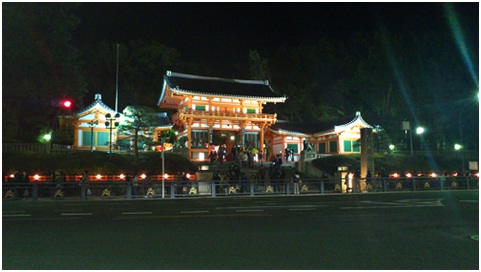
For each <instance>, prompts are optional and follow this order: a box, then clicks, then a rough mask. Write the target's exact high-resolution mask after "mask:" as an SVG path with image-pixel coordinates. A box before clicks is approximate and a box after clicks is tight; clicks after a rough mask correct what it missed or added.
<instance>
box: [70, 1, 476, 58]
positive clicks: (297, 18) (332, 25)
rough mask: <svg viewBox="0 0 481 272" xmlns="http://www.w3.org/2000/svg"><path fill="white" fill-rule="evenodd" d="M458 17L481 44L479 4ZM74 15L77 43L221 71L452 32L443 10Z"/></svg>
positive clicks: (87, 9) (417, 6)
mask: <svg viewBox="0 0 481 272" xmlns="http://www.w3.org/2000/svg"><path fill="white" fill-rule="evenodd" d="M455 9H456V12H457V14H458V17H459V20H460V23H461V25H462V27H463V31H464V32H465V35H466V37H467V39H468V41H469V39H471V41H472V42H478V41H477V39H478V38H477V36H478V33H479V24H478V22H479V6H478V3H465V4H456V5H455ZM75 14H76V15H77V16H78V17H79V18H80V19H81V24H80V25H79V27H78V31H77V32H76V33H75V35H74V41H75V43H78V44H81V43H85V42H89V43H90V42H94V41H95V40H101V39H107V40H108V41H110V42H112V43H114V42H120V43H126V42H129V41H131V40H134V39H144V40H155V41H159V42H160V43H163V44H165V45H167V46H169V47H173V48H176V49H177V50H179V51H180V52H181V54H182V56H181V57H182V59H185V60H193V61H204V62H208V61H211V62H212V61H216V62H218V63H219V64H220V65H221V64H222V63H227V62H237V61H246V60H247V52H248V50H250V49H251V50H258V51H259V52H261V53H266V52H272V51H274V50H277V49H278V48H279V46H280V45H291V46H296V45H299V44H303V43H313V42H316V41H317V40H319V39H320V38H334V39H340V40H343V39H348V38H349V37H351V36H352V35H353V34H354V33H356V32H364V33H369V32H371V31H373V30H377V29H379V28H380V27H386V28H387V29H388V31H390V32H392V33H396V32H405V31H412V32H422V31H427V30H434V31H440V32H443V31H450V28H449V24H448V20H447V19H446V16H445V12H444V9H443V4H442V3H381V4H379V3H342V2H338V3H302V4H299V3H235V4H230V3H229V4H226V3H82V4H81V6H80V7H79V9H78V10H77V11H76V12H75ZM474 39H475V40H474Z"/></svg>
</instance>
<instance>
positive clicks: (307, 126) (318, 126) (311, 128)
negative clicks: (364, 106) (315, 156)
mask: <svg viewBox="0 0 481 272" xmlns="http://www.w3.org/2000/svg"><path fill="white" fill-rule="evenodd" d="M356 121H360V122H362V123H363V124H364V126H366V127H372V126H371V125H369V124H368V123H366V122H365V121H364V120H363V119H362V117H361V113H360V112H356V114H355V115H348V116H346V117H342V118H339V119H336V120H332V121H326V122H290V121H286V120H277V122H276V123H275V124H274V125H272V126H271V127H269V129H270V130H272V131H274V132H286V133H293V134H310V135H312V134H318V133H323V132H328V131H336V129H337V128H342V127H347V126H349V125H350V124H352V123H355V122H356Z"/></svg>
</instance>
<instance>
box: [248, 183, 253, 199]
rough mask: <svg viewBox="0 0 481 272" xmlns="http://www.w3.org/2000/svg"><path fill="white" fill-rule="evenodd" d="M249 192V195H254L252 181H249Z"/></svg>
mask: <svg viewBox="0 0 481 272" xmlns="http://www.w3.org/2000/svg"><path fill="white" fill-rule="evenodd" d="M249 192H250V195H251V196H253V195H254V182H249Z"/></svg>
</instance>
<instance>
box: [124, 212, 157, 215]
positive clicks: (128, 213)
mask: <svg viewBox="0 0 481 272" xmlns="http://www.w3.org/2000/svg"><path fill="white" fill-rule="evenodd" d="M122 214H125V215H133V214H152V212H123V213H122Z"/></svg>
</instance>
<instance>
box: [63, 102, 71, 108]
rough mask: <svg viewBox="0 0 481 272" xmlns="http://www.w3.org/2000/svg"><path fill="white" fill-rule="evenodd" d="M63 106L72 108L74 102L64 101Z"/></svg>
mask: <svg viewBox="0 0 481 272" xmlns="http://www.w3.org/2000/svg"><path fill="white" fill-rule="evenodd" d="M62 106H63V107H65V108H70V107H71V106H72V101H70V100H64V101H62Z"/></svg>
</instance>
